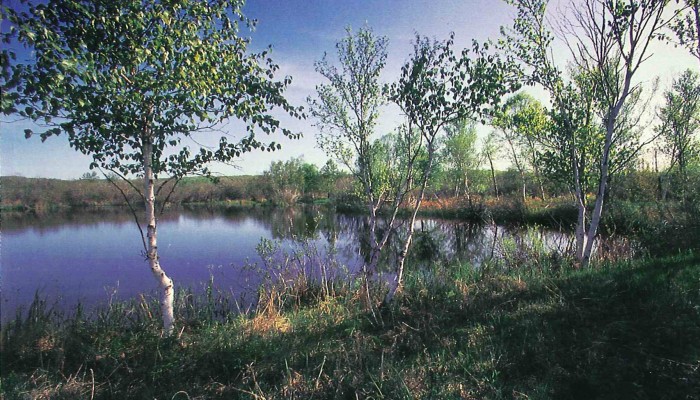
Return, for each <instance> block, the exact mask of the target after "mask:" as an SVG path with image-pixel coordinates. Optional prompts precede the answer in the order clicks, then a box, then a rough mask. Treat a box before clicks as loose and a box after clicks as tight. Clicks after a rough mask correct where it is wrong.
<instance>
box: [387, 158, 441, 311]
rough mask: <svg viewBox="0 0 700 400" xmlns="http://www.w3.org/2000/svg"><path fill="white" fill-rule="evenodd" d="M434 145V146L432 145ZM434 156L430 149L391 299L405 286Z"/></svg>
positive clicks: (399, 259) (390, 295)
mask: <svg viewBox="0 0 700 400" xmlns="http://www.w3.org/2000/svg"><path fill="white" fill-rule="evenodd" d="M431 147H432V146H431ZM433 157H434V151H433V150H432V149H431V150H429V151H428V163H427V166H426V171H425V173H424V174H423V181H422V182H421V187H420V192H419V193H418V197H417V198H416V203H415V205H414V206H413V213H412V214H411V219H410V220H409V221H408V234H407V235H406V241H405V242H404V244H403V249H401V253H399V257H398V259H397V260H396V286H395V287H394V290H393V292H392V293H389V298H390V299H391V298H392V297H393V296H394V295H395V294H396V293H397V292H400V291H401V289H402V286H403V272H404V266H405V264H406V257H407V256H408V250H409V249H410V248H411V242H412V241H413V233H414V232H415V229H414V224H415V222H416V216H417V215H418V210H420V206H421V203H422V202H423V197H424V196H425V189H426V188H427V187H428V178H429V176H430V172H431V171H432V169H433Z"/></svg>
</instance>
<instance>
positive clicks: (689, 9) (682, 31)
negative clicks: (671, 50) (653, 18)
mask: <svg viewBox="0 0 700 400" xmlns="http://www.w3.org/2000/svg"><path fill="white" fill-rule="evenodd" d="M681 4H682V9H681V12H679V15H678V17H677V18H676V19H675V20H673V21H672V23H671V25H670V28H671V30H672V31H673V34H674V36H675V40H672V41H673V42H675V43H677V44H680V45H681V46H683V47H685V48H686V49H688V51H690V54H692V55H693V57H695V58H697V59H698V61H700V0H682V1H681Z"/></svg>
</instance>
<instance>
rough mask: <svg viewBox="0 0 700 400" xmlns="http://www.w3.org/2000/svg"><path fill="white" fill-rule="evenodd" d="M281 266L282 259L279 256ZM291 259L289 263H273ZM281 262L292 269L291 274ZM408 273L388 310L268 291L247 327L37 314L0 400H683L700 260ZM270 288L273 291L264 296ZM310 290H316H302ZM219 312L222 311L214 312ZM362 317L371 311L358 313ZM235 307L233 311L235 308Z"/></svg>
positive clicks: (693, 346) (244, 319)
mask: <svg viewBox="0 0 700 400" xmlns="http://www.w3.org/2000/svg"><path fill="white" fill-rule="evenodd" d="M537 247H538V246H537V245H535V248H537ZM277 254H278V255H279V254H282V253H277ZM287 255H289V252H287ZM293 259H294V258H293V257H290V260H293ZM524 271H525V270H524V269H523V268H520V269H518V268H510V269H495V268H492V269H483V268H482V269H476V268H472V267H471V266H470V265H468V264H458V265H437V264H433V265H431V266H430V268H429V269H428V270H426V269H422V270H417V269H413V268H409V273H408V275H407V276H406V283H405V288H404V291H403V292H402V293H401V294H399V295H398V296H397V297H395V298H394V300H393V301H392V302H391V303H390V304H385V305H380V304H381V300H382V296H381V291H380V290H378V289H371V292H376V293H374V294H372V296H373V297H370V299H371V300H372V301H373V303H372V304H367V300H366V298H367V297H366V296H365V293H363V290H365V289H364V288H365V287H366V286H365V285H363V284H362V282H361V281H360V282H357V283H353V282H351V281H349V280H345V281H343V280H342V279H339V280H338V281H336V282H334V283H333V285H327V286H324V284H321V283H320V282H321V281H320V280H318V279H316V278H315V277H314V276H313V274H307V275H305V278H303V279H305V280H306V281H305V282H304V281H301V280H297V281H291V280H289V281H285V282H284V283H282V282H281V281H279V280H277V281H275V280H274V279H272V280H270V281H268V282H266V284H265V285H263V286H264V287H261V291H260V296H261V298H260V300H259V302H258V305H257V307H256V308H255V309H251V310H250V311H249V312H247V313H240V312H236V311H235V310H232V311H227V312H225V313H224V314H221V313H222V312H224V310H230V309H231V305H232V304H234V303H235V302H234V300H233V299H226V298H225V296H223V295H221V294H220V293H217V292H216V291H215V290H211V291H209V292H205V293H202V294H199V295H195V294H193V293H190V292H187V291H181V292H180V293H179V296H181V300H186V301H180V302H179V304H181V306H180V308H178V310H177V314H178V326H179V327H180V328H181V331H180V332H179V334H178V335H177V336H175V337H173V338H163V337H162V336H161V334H160V326H159V322H158V318H157V315H158V312H157V307H158V305H157V303H156V302H154V301H151V300H149V299H148V298H141V299H136V300H134V301H132V302H127V303H113V304H111V305H110V306H109V308H106V309H104V310H102V311H100V312H99V313H97V314H95V315H93V316H85V315H83V314H81V313H74V314H71V315H70V316H69V315H60V314H59V313H57V312H55V311H53V310H51V309H50V307H47V305H46V303H45V302H42V301H36V302H35V304H34V305H33V306H32V309H31V312H30V313H29V314H28V315H26V316H25V317H24V318H21V319H18V320H16V321H13V322H11V323H9V324H7V325H4V326H3V329H2V348H1V349H2V372H1V374H0V377H1V378H2V384H1V385H2V393H3V396H4V398H7V399H16V398H46V399H48V398H52V399H53V398H65V399H68V398H104V399H108V398H120V399H121V398H136V399H139V398H143V399H146V398H149V399H153V398H157V399H185V398H189V399H193V398H246V399H248V398H258V399H260V398H266V399H275V398H277V399H288V398H310V399H314V398H316V399H327V398H387V399H392V398H396V399H399V398H400V399H402V398H406V399H408V398H467V399H469V398H474V399H477V398H478V399H482V398H483V399H511V398H521V399H526V398H555V399H567V398H569V399H576V398H581V399H589V398H598V399H620V398H650V399H651V398H654V399H664V398H665V399H681V398H693V396H696V395H697V393H700V374H699V373H698V372H699V371H700V340H699V339H700V258H698V257H697V256H694V255H692V254H689V255H685V256H679V257H674V258H666V259H651V260H642V261H620V262H616V263H604V264H601V265H599V266H598V267H597V268H592V269H587V270H582V271H576V270H573V269H572V268H571V266H570V265H569V264H567V263H566V262H565V261H563V262H562V265H561V268H559V269H556V270H554V269H548V268H545V267H544V264H541V266H540V268H532V269H531V272H530V273H524ZM275 282H277V283H279V285H275ZM310 288H315V289H310ZM226 302H228V303H226ZM370 306H371V307H370ZM234 308H235V307H234Z"/></svg>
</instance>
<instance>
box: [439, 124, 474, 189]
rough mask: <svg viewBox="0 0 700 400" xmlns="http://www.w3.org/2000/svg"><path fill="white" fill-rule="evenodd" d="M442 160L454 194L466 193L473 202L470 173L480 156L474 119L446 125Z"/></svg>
mask: <svg viewBox="0 0 700 400" xmlns="http://www.w3.org/2000/svg"><path fill="white" fill-rule="evenodd" d="M441 158H442V162H443V163H444V164H445V167H446V168H447V174H448V177H449V181H450V183H451V184H452V187H453V188H454V195H455V196H460V195H462V194H463V195H465V196H466V197H467V201H469V202H471V190H470V187H469V174H470V172H471V171H472V170H474V169H476V168H477V166H478V163H479V157H478V154H477V150H476V124H475V123H474V121H469V120H461V121H455V122H453V123H452V124H449V125H447V126H446V127H445V141H444V146H443V151H442V157H441Z"/></svg>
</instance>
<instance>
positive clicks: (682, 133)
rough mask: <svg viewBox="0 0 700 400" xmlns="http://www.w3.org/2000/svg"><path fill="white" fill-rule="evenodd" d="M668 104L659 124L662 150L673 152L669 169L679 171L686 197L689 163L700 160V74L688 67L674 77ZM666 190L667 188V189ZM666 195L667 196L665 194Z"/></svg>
mask: <svg viewBox="0 0 700 400" xmlns="http://www.w3.org/2000/svg"><path fill="white" fill-rule="evenodd" d="M664 100H665V101H664V105H663V106H662V107H661V109H660V112H659V116H660V117H661V123H660V124H659V125H658V126H657V127H656V130H657V132H658V133H659V134H660V137H661V143H662V144H661V150H662V151H663V152H664V153H666V155H668V156H669V158H670V162H669V167H668V171H669V173H670V172H672V171H677V172H678V178H679V179H678V182H677V183H678V187H679V188H680V190H681V197H682V199H683V201H685V197H686V196H685V191H686V185H687V182H688V167H689V166H690V165H692V164H693V163H696V162H698V160H700V141H699V139H698V134H699V132H700V78H699V77H698V73H697V72H694V71H691V70H686V71H685V72H684V73H683V74H682V75H681V76H679V77H678V78H676V79H674V81H673V85H672V87H671V90H667V91H666V92H665V93H664ZM664 192H665V191H664ZM662 197H665V196H662Z"/></svg>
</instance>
